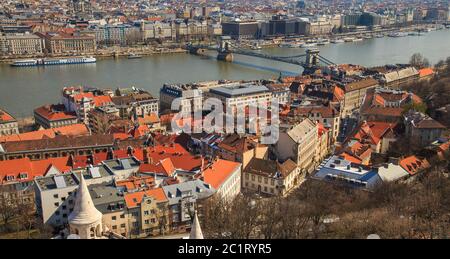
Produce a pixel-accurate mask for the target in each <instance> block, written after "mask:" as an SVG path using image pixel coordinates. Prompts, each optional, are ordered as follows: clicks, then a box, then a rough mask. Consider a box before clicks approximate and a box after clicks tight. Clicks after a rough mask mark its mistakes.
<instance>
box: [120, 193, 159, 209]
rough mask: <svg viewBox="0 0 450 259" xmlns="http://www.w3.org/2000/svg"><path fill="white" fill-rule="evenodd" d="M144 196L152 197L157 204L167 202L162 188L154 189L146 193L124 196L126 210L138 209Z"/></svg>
mask: <svg viewBox="0 0 450 259" xmlns="http://www.w3.org/2000/svg"><path fill="white" fill-rule="evenodd" d="M144 196H147V197H153V198H154V199H155V200H156V201H158V202H165V201H167V197H166V194H165V193H164V190H163V189H162V188H156V189H152V190H148V191H142V192H134V193H127V194H125V197H124V198H125V203H126V204H127V207H128V208H135V207H138V206H139V204H140V203H141V202H142V199H143V198H144Z"/></svg>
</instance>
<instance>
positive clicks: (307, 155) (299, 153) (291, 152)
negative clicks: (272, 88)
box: [274, 118, 318, 172]
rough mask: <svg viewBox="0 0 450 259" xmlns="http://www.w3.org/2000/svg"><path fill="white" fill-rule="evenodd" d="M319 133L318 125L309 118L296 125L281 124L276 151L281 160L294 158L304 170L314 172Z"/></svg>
mask: <svg viewBox="0 0 450 259" xmlns="http://www.w3.org/2000/svg"><path fill="white" fill-rule="evenodd" d="M317 133H318V130H317V125H316V124H315V123H314V122H312V121H311V120H310V119H308V118H305V119H304V120H303V121H301V122H300V123H297V124H296V125H280V137H279V140H278V142H277V144H275V146H274V153H275V155H276V156H277V158H278V159H279V160H281V161H285V160H287V159H291V160H293V161H294V162H295V163H296V164H297V166H298V167H299V169H300V170H301V171H302V172H303V171H306V172H312V170H313V169H314V165H315V164H316V161H315V154H316V149H317V145H318V142H317Z"/></svg>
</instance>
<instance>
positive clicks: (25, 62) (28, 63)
mask: <svg viewBox="0 0 450 259" xmlns="http://www.w3.org/2000/svg"><path fill="white" fill-rule="evenodd" d="M37 65H38V60H37V59H22V60H16V61H14V62H13V63H12V64H11V66H13V67H33V66H37Z"/></svg>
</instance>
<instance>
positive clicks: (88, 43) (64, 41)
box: [39, 33, 97, 54]
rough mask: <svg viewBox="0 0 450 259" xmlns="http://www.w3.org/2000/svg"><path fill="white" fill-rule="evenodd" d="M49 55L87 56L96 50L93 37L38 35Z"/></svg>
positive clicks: (53, 34) (55, 34) (56, 34)
mask: <svg viewBox="0 0 450 259" xmlns="http://www.w3.org/2000/svg"><path fill="white" fill-rule="evenodd" d="M39 35H40V36H41V37H42V38H43V39H44V42H45V48H46V50H47V51H48V52H49V53H50V54H89V53H93V52H95V51H96V49H97V45H96V42H95V37H94V36H90V35H85V36H76V35H70V34H63V33H59V34H58V33H47V34H39Z"/></svg>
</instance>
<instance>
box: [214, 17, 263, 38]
mask: <svg viewBox="0 0 450 259" xmlns="http://www.w3.org/2000/svg"><path fill="white" fill-rule="evenodd" d="M259 31H260V30H259V23H258V22H257V21H230V22H222V34H223V35H226V36H231V37H232V38H234V39H254V38H258V37H259Z"/></svg>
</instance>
